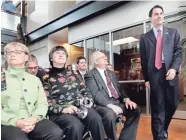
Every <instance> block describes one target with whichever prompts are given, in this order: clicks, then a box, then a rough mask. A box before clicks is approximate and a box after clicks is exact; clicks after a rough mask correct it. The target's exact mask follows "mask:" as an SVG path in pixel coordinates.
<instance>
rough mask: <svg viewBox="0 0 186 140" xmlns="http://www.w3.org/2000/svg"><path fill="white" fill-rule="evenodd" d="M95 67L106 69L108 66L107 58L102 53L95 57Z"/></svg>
mask: <svg viewBox="0 0 186 140" xmlns="http://www.w3.org/2000/svg"><path fill="white" fill-rule="evenodd" d="M95 63H96V65H97V66H99V67H103V68H106V66H107V65H108V58H107V56H106V55H105V54H104V53H101V52H100V53H99V54H97V56H96V62H95Z"/></svg>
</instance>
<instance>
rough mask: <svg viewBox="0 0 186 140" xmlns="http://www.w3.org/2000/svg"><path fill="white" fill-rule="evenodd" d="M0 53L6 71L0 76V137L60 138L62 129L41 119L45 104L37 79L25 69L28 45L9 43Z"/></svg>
mask: <svg viewBox="0 0 186 140" xmlns="http://www.w3.org/2000/svg"><path fill="white" fill-rule="evenodd" d="M4 52H5V59H6V61H7V63H8V70H7V71H6V72H4V73H2V77H1V138H2V139H3V140H29V139H30V138H31V139H34V140H36V139H37V140H61V138H62V130H61V129H60V128H59V127H58V126H57V125H56V124H55V123H53V122H51V121H49V120H47V119H45V116H46V114H47V110H48V104H47V99H46V95H45V93H44V90H43V87H42V84H41V82H40V80H39V79H38V78H37V77H35V76H33V75H31V74H29V73H27V72H26V71H25V63H26V61H27V60H28V58H29V50H28V48H27V47H26V46H25V45H23V44H21V43H17V42H11V43H9V44H7V45H6V46H5V48H4Z"/></svg>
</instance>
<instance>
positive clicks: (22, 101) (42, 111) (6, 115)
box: [1, 67, 48, 126]
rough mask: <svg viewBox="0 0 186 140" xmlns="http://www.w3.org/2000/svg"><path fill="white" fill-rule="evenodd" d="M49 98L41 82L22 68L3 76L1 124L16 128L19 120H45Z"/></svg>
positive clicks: (10, 69)
mask: <svg viewBox="0 0 186 140" xmlns="http://www.w3.org/2000/svg"><path fill="white" fill-rule="evenodd" d="M47 111H48V103H47V98H46V95H45V93H44V90H43V86H42V84H41V82H40V80H39V79H38V78H37V77H36V76H34V75H31V74H29V73H27V72H25V69H23V68H21V69H18V68H11V67H9V68H8V70H7V71H6V72H5V73H2V74H1V124H2V125H12V126H16V121H17V120H18V119H24V118H29V117H37V118H38V119H39V120H42V119H44V118H45V116H46V114H47Z"/></svg>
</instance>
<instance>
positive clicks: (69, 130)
mask: <svg viewBox="0 0 186 140" xmlns="http://www.w3.org/2000/svg"><path fill="white" fill-rule="evenodd" d="M50 120H52V121H54V122H55V123H56V124H58V125H59V126H60V127H61V129H63V131H64V134H65V139H66V140H82V136H83V132H84V128H88V129H89V130H90V132H91V135H92V137H93V139H94V140H104V127H103V123H102V120H101V116H100V115H99V114H98V113H97V112H96V111H95V110H94V109H92V108H88V114H87V117H86V118H85V119H79V118H78V117H76V116H75V115H70V114H62V115H56V116H54V115H50Z"/></svg>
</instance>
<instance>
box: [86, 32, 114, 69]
mask: <svg viewBox="0 0 186 140" xmlns="http://www.w3.org/2000/svg"><path fill="white" fill-rule="evenodd" d="M86 49H87V54H86V58H87V62H88V69H92V68H93V67H92V63H91V59H90V58H91V55H92V53H93V52H94V51H96V50H99V51H101V52H103V53H104V54H105V55H106V56H107V57H108V60H109V58H110V56H109V51H110V48H109V34H105V35H101V36H97V37H94V38H91V39H88V40H86Z"/></svg>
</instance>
